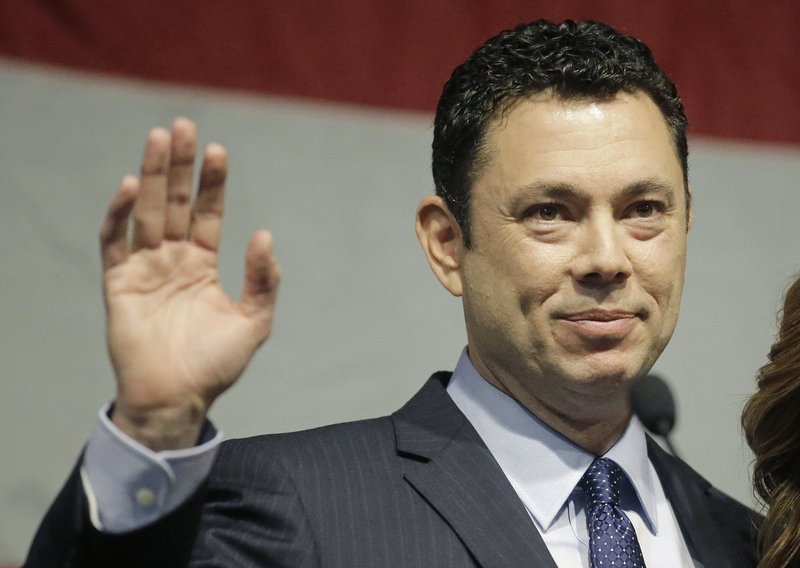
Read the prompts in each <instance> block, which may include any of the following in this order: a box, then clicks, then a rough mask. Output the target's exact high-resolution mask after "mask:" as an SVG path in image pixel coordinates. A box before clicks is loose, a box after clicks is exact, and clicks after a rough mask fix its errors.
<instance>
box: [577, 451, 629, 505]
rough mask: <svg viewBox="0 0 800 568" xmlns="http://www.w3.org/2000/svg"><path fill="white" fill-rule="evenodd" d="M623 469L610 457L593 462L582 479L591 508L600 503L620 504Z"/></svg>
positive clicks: (582, 487)
mask: <svg viewBox="0 0 800 568" xmlns="http://www.w3.org/2000/svg"><path fill="white" fill-rule="evenodd" d="M621 484H622V469H621V468H620V467H619V466H618V465H617V464H616V462H614V461H612V460H610V459H608V458H599V459H596V460H594V462H592V465H590V466H589V469H587V470H586V473H584V474H583V477H582V478H581V481H580V486H581V489H583V492H584V494H585V495H586V504H587V506H588V508H589V510H592V509H594V508H595V507H597V506H598V505H611V506H612V507H613V506H616V505H619V496H620V488H621Z"/></svg>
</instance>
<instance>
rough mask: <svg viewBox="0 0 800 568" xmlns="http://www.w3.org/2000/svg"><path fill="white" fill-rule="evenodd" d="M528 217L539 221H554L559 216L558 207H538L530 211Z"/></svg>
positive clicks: (548, 205) (549, 205)
mask: <svg viewBox="0 0 800 568" xmlns="http://www.w3.org/2000/svg"><path fill="white" fill-rule="evenodd" d="M529 216H530V217H534V218H536V219H538V220H539V221H555V220H556V219H558V216H559V209H558V205H555V204H545V205H539V206H537V207H534V208H533V209H531V211H530V214H529Z"/></svg>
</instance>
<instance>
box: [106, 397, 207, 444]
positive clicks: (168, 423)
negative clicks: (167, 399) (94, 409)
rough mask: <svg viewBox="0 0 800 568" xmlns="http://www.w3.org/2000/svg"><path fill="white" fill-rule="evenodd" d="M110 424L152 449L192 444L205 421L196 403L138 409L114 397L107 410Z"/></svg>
mask: <svg viewBox="0 0 800 568" xmlns="http://www.w3.org/2000/svg"><path fill="white" fill-rule="evenodd" d="M110 418H111V421H112V422H113V423H114V425H115V426H116V427H117V428H119V429H120V430H121V431H122V432H124V433H125V434H126V435H127V436H130V437H131V438H133V439H134V440H136V441H137V442H139V443H140V444H142V445H143V446H146V447H147V448H150V449H151V450H153V451H155V452H160V451H164V450H179V449H184V448H191V447H193V446H196V445H197V443H198V440H199V439H200V434H201V432H202V429H203V425H204V424H205V420H206V411H205V409H203V408H201V407H200V406H198V405H192V404H181V405H177V406H168V407H157V408H140V407H136V406H133V405H130V404H128V403H127V402H126V401H125V400H123V399H117V401H116V402H115V403H114V406H113V408H112V410H111V415H110Z"/></svg>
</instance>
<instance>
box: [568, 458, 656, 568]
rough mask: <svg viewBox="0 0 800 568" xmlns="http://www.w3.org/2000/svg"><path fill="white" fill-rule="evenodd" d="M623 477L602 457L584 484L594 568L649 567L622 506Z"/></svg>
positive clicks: (585, 476) (588, 472) (581, 483)
mask: <svg viewBox="0 0 800 568" xmlns="http://www.w3.org/2000/svg"><path fill="white" fill-rule="evenodd" d="M622 475H623V474H622V470H621V469H620V467H619V466H618V465H617V464H616V463H615V462H613V461H612V460H610V459H607V458H599V459H596V460H594V462H592V465H590V466H589V469H588V470H586V473H584V474H583V477H582V478H581V481H580V486H581V488H582V489H583V493H584V495H585V496H586V525H587V527H588V528H589V563H590V566H591V567H592V568H611V567H615V568H616V567H618V566H624V567H625V568H645V565H644V558H642V549H641V548H639V541H638V540H636V531H635V530H634V528H633V525H632V524H631V521H630V519H629V518H628V517H627V515H625V513H624V512H623V511H622V509H620V507H619V496H620V488H621V486H622Z"/></svg>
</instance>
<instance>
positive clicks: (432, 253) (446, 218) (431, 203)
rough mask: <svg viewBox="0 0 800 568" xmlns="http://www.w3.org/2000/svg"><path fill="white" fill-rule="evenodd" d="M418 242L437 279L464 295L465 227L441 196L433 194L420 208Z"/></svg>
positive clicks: (448, 287)
mask: <svg viewBox="0 0 800 568" xmlns="http://www.w3.org/2000/svg"><path fill="white" fill-rule="evenodd" d="M416 230H417V239H419V244H420V245H421V246H422V250H423V251H425V256H427V257H428V264H430V266H431V270H433V273H434V275H435V276H436V278H437V280H439V282H441V284H442V286H444V287H445V288H446V289H447V291H448V292H450V293H451V294H452V295H453V296H461V294H462V291H463V287H462V281H461V268H462V266H461V261H462V255H463V251H464V241H463V239H462V235H461V227H459V225H458V222H457V221H456V220H455V218H454V217H453V214H452V213H450V209H449V208H448V207H447V205H445V203H444V201H443V200H442V198H441V197H437V196H436V195H429V196H428V197H425V198H423V200H422V201H420V202H419V206H418V207H417V222H416Z"/></svg>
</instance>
